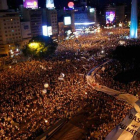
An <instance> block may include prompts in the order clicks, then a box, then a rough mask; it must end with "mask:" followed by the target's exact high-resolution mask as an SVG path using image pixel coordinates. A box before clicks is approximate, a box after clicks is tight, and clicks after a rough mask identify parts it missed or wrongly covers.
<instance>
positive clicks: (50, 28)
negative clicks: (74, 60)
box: [48, 26, 52, 36]
mask: <svg viewBox="0 0 140 140" xmlns="http://www.w3.org/2000/svg"><path fill="white" fill-rule="evenodd" d="M50 35H52V27H51V26H48V36H50Z"/></svg>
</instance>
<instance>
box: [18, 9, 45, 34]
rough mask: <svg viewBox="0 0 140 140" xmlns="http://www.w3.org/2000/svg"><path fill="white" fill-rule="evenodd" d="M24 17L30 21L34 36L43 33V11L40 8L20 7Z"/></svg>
mask: <svg viewBox="0 0 140 140" xmlns="http://www.w3.org/2000/svg"><path fill="white" fill-rule="evenodd" d="M20 12H21V15H22V19H23V20H24V21H29V22H30V27H31V34H32V37H34V36H39V35H42V11H41V10H40V9H26V8H23V7H21V9H20Z"/></svg>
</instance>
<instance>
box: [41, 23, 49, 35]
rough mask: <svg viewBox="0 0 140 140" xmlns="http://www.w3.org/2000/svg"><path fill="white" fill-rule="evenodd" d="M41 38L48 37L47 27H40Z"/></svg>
mask: <svg viewBox="0 0 140 140" xmlns="http://www.w3.org/2000/svg"><path fill="white" fill-rule="evenodd" d="M42 31H43V36H48V28H47V25H44V26H42Z"/></svg>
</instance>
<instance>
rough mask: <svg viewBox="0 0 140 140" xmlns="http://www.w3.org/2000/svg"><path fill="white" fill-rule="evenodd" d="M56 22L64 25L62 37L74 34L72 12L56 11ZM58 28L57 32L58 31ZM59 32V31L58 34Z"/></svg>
mask: <svg viewBox="0 0 140 140" xmlns="http://www.w3.org/2000/svg"><path fill="white" fill-rule="evenodd" d="M58 22H60V23H61V26H62V22H63V24H64V35H66V34H67V32H75V24H74V23H75V18H74V10H65V9H61V10H59V11H58ZM60 29H61V28H60V26H59V30H60ZM60 32H61V31H59V33H60Z"/></svg>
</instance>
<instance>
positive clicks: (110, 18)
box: [106, 11, 115, 24]
mask: <svg viewBox="0 0 140 140" xmlns="http://www.w3.org/2000/svg"><path fill="white" fill-rule="evenodd" d="M114 20H115V12H113V11H110V12H106V24H109V23H113V22H114Z"/></svg>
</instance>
